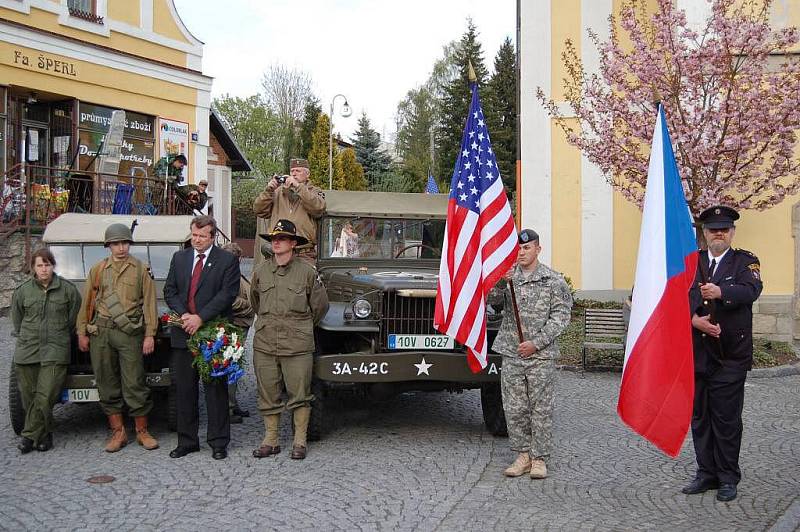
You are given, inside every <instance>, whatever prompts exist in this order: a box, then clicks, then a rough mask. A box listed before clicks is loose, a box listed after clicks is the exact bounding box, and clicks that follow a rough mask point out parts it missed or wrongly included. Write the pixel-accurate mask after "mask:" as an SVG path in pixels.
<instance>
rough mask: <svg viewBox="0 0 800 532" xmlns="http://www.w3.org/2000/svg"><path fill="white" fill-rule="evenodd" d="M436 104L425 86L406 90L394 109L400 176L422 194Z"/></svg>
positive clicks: (428, 162)
mask: <svg viewBox="0 0 800 532" xmlns="http://www.w3.org/2000/svg"><path fill="white" fill-rule="evenodd" d="M435 108H436V101H435V99H434V97H433V95H432V94H431V92H430V91H429V90H428V89H427V88H426V87H421V88H419V89H412V90H410V91H408V94H407V95H406V98H405V99H404V100H403V101H402V102H400V105H399V106H398V117H399V118H400V120H401V121H400V123H399V124H398V128H397V141H396V149H397V153H398V155H400V157H401V158H402V159H403V165H402V175H403V176H405V177H406V178H408V179H410V180H411V182H412V183H413V188H414V189H415V191H420V192H421V191H422V190H424V188H425V183H426V181H427V179H428V172H429V171H430V170H431V168H430V162H431V157H430V142H431V134H432V132H433V131H434V127H435V125H436V114H435Z"/></svg>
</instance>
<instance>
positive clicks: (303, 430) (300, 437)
mask: <svg viewBox="0 0 800 532" xmlns="http://www.w3.org/2000/svg"><path fill="white" fill-rule="evenodd" d="M293 417H294V443H293V445H292V455H291V457H292V458H293V459H295V460H303V459H304V458H305V457H306V453H307V452H308V448H307V447H306V437H307V435H308V421H309V419H310V418H311V407H310V406H301V407H299V408H295V410H294V412H293Z"/></svg>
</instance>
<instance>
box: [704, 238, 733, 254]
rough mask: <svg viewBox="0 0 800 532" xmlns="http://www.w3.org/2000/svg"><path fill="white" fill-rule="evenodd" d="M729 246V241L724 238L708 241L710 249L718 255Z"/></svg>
mask: <svg viewBox="0 0 800 532" xmlns="http://www.w3.org/2000/svg"><path fill="white" fill-rule="evenodd" d="M729 247H730V246H728V243H727V242H725V241H724V240H712V241H711V242H709V243H708V249H709V250H711V253H713V254H714V255H717V256H719V255H721V254H723V253H724V252H725V250H726V249H728V248H729Z"/></svg>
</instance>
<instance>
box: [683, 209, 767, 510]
mask: <svg viewBox="0 0 800 532" xmlns="http://www.w3.org/2000/svg"><path fill="white" fill-rule="evenodd" d="M698 219H699V221H700V222H701V223H702V224H703V236H705V240H706V243H707V244H708V249H707V250H701V251H699V252H698V253H699V256H698V261H697V262H698V264H697V270H698V271H697V276H696V277H695V282H694V285H693V286H692V289H691V290H690V291H689V305H690V310H691V312H692V343H693V345H694V370H695V384H694V412H693V414H692V440H693V441H694V451H695V457H696V459H697V473H696V475H695V478H694V480H692V482H691V483H690V484H689V485H688V486H686V487H685V488H683V490H682V491H683V493H686V494H694V493H702V492H705V491H708V490H710V489H718V491H717V500H719V501H730V500H733V499H735V498H736V494H737V488H736V486H737V484H738V483H739V479H740V478H741V472H740V470H739V447H740V446H741V442H742V407H743V405H744V381H745V378H746V377H747V371H748V370H749V369H750V368H751V367H752V366H753V302H754V301H755V300H756V299H758V296H759V295H760V294H761V289H762V288H763V285H762V283H761V273H760V269H761V266H760V264H759V262H758V257H756V256H755V255H753V254H752V253H750V252H749V251H745V250H743V249H733V248H732V247H731V242H732V241H733V237H734V235H735V234H736V227H735V225H734V221H735V220H738V219H739V213H737V212H736V211H735V210H733V209H732V208H730V207H725V206H723V205H718V206H714V207H711V208H709V209H706V210H705V211H703V212H702V213H701V214H700V216H699V217H698Z"/></svg>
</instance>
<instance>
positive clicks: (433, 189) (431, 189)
mask: <svg viewBox="0 0 800 532" xmlns="http://www.w3.org/2000/svg"><path fill="white" fill-rule="evenodd" d="M438 193H439V185H437V184H436V180H435V179H434V178H433V175H431V174H428V184H427V185H425V194H438Z"/></svg>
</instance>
